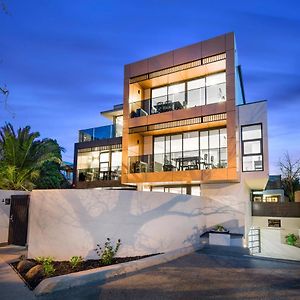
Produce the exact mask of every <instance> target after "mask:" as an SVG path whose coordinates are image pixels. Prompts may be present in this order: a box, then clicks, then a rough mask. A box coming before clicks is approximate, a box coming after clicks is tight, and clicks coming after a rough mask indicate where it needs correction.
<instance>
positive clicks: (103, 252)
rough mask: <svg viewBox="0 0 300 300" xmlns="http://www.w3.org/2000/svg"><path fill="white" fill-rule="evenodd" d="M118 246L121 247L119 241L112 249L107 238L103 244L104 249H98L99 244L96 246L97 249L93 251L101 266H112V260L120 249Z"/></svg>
mask: <svg viewBox="0 0 300 300" xmlns="http://www.w3.org/2000/svg"><path fill="white" fill-rule="evenodd" d="M120 245H121V240H120V239H118V241H117V243H116V246H115V247H113V245H112V244H111V241H110V238H107V240H106V242H105V244H104V249H102V248H101V247H100V244H97V248H96V249H95V251H96V253H97V255H98V256H99V258H100V261H101V262H102V264H104V265H111V264H112V261H113V258H114V257H115V255H116V254H117V252H118V250H119V248H120Z"/></svg>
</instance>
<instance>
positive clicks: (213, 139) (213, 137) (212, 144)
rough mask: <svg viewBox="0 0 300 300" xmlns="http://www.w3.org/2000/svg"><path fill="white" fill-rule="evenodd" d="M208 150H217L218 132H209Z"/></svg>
mask: <svg viewBox="0 0 300 300" xmlns="http://www.w3.org/2000/svg"><path fill="white" fill-rule="evenodd" d="M209 148H210V149H215V148H219V130H210V131H209Z"/></svg>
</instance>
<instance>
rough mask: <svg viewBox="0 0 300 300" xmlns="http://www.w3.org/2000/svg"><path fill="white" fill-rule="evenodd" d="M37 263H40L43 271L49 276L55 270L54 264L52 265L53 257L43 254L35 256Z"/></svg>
mask: <svg viewBox="0 0 300 300" xmlns="http://www.w3.org/2000/svg"><path fill="white" fill-rule="evenodd" d="M35 260H36V261H37V262H38V263H39V264H42V266H43V269H44V273H45V275H46V276H47V277H48V276H51V275H53V273H54V272H55V269H54V266H53V258H52V257H50V256H48V257H43V256H39V257H36V259H35Z"/></svg>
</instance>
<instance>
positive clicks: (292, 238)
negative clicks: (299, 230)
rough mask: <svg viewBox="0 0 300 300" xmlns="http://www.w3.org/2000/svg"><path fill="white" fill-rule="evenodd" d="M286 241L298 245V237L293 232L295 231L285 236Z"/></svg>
mask: <svg viewBox="0 0 300 300" xmlns="http://www.w3.org/2000/svg"><path fill="white" fill-rule="evenodd" d="M285 241H286V243H287V244H288V245H290V246H295V245H296V241H297V237H296V236H295V235H294V234H293V233H289V234H288V235H287V236H286V237H285Z"/></svg>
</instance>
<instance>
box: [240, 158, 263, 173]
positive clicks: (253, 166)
mask: <svg viewBox="0 0 300 300" xmlns="http://www.w3.org/2000/svg"><path fill="white" fill-rule="evenodd" d="M262 168H263V163H262V155H253V156H244V157H243V171H262Z"/></svg>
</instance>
